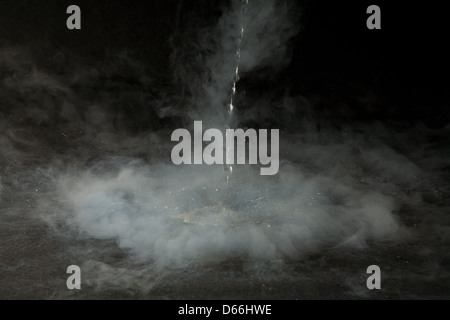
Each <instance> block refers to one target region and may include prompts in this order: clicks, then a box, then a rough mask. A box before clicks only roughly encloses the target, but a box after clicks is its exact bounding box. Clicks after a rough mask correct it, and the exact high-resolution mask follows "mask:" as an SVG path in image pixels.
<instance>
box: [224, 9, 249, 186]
mask: <svg viewBox="0 0 450 320" xmlns="http://www.w3.org/2000/svg"><path fill="white" fill-rule="evenodd" d="M247 7H248V0H241V14H240V25H239V38H238V40H237V48H236V63H235V69H234V75H233V85H232V87H231V97H230V101H229V103H228V121H227V124H226V126H225V129H230V127H231V126H232V121H233V115H234V109H235V106H234V101H233V100H234V97H235V95H236V83H237V82H238V81H239V65H240V62H241V47H242V40H243V39H244V32H245V25H244V24H245V23H244V16H245V14H246V13H247ZM225 154H226V157H227V159H226V161H225V168H224V169H225V171H226V174H227V177H226V178H227V186H229V183H230V179H231V175H232V174H233V166H232V165H230V164H229V163H233V159H230V155H231V153H230V152H229V150H228V147H226V150H225ZM233 157H234V154H233Z"/></svg>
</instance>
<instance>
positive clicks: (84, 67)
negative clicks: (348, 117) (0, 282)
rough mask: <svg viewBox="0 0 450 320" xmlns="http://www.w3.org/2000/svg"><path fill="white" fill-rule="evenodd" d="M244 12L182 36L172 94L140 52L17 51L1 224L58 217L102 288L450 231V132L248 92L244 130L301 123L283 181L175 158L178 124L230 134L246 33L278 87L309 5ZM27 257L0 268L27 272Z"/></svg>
mask: <svg viewBox="0 0 450 320" xmlns="http://www.w3.org/2000/svg"><path fill="white" fill-rule="evenodd" d="M241 5H242V3H241V2H240V1H231V2H230V3H229V4H228V5H226V6H225V7H223V10H222V14H221V16H220V17H219V18H218V20H217V21H216V22H215V23H214V24H213V25H210V26H208V27H205V28H203V29H200V30H199V31H198V33H197V34H195V36H192V35H191V36H189V37H188V36H187V35H186V34H187V33H188V32H192V31H191V30H190V29H185V30H184V31H183V30H180V31H177V32H180V34H175V35H174V36H173V38H172V39H171V45H172V49H173V53H172V56H171V70H167V73H170V78H171V81H172V82H171V84H170V85H167V87H158V85H157V83H158V79H157V78H154V77H153V76H152V74H151V72H150V71H149V70H148V69H146V67H145V63H144V62H142V61H140V60H139V59H138V58H135V57H134V56H133V54H132V53H128V52H121V53H119V54H114V55H110V56H108V57H107V58H106V59H105V61H102V62H101V63H97V62H92V61H88V60H84V59H83V58H81V57H78V56H75V55H72V54H71V53H69V52H64V51H58V52H57V53H55V54H54V55H52V56H50V57H41V56H39V55H38V54H36V53H34V52H33V50H32V48H27V47H17V46H16V47H12V46H6V45H5V46H4V47H2V48H1V52H0V77H1V82H0V105H1V106H0V116H1V118H0V132H1V134H0V163H1V165H2V172H1V176H0V205H1V215H2V217H1V220H2V222H5V223H9V222H8V221H10V220H9V219H19V217H22V216H23V217H24V218H23V219H26V221H33V226H34V225H36V226H40V223H44V226H45V227H43V228H48V230H49V231H48V232H49V234H50V235H47V236H48V237H50V238H49V239H54V238H55V239H60V241H61V243H63V245H61V246H62V247H63V248H52V249H51V250H54V251H55V252H58V253H57V254H55V255H56V256H57V258H55V261H56V262H57V263H61V264H64V265H65V264H67V265H70V264H72V263H75V262H67V263H66V260H67V259H66V258H65V257H66V255H67V256H69V257H70V258H71V259H75V257H76V259H78V260H77V261H79V262H77V263H79V264H80V266H81V267H82V269H83V272H84V274H86V277H87V279H89V281H88V284H89V285H93V286H95V287H96V288H97V289H98V290H127V289H129V288H131V287H132V288H134V289H136V290H143V291H145V292H149V291H151V290H152V288H154V287H155V286H156V285H157V284H159V283H161V281H166V280H167V281H169V280H168V279H167V278H168V277H167V276H169V275H174V274H175V275H180V274H181V275H183V272H187V273H189V272H193V270H197V271H198V270H209V268H213V267H214V266H217V265H219V266H221V267H222V268H223V266H226V265H227V263H230V262H232V263H236V264H237V265H240V266H241V265H244V267H243V268H244V271H245V270H247V271H248V272H249V274H251V275H252V276H255V275H256V276H258V277H262V278H264V277H267V279H269V278H270V276H269V275H270V274H271V273H274V270H276V271H275V272H277V273H278V272H279V273H281V274H284V273H283V270H286V274H289V271H290V270H291V267H290V263H291V262H293V261H299V262H300V263H308V261H309V260H308V259H309V258H310V257H311V256H316V255H326V254H328V253H330V252H331V253H332V254H336V255H343V256H345V255H347V254H348V255H350V254H352V253H354V252H355V251H363V250H370V248H371V247H372V246H377V245H378V246H380V245H381V246H383V245H385V246H390V245H392V246H394V247H395V246H397V245H402V244H405V243H407V241H409V240H410V239H414V238H415V237H417V232H418V233H419V234H422V232H423V233H428V232H429V231H430V230H431V231H432V230H439V232H437V233H438V234H443V233H444V231H445V230H447V229H446V228H448V227H445V224H444V226H437V223H434V224H432V225H433V227H427V226H426V223H425V222H424V221H425V220H424V219H422V218H417V215H418V213H417V211H421V210H433V208H434V207H433V205H432V204H431V203H434V202H436V203H438V206H441V207H440V210H441V211H439V214H440V215H442V216H444V215H445V214H446V212H447V213H448V206H445V205H444V204H443V200H442V199H443V198H444V197H445V195H446V193H448V191H446V190H448V189H447V187H448V186H447V185H445V183H443V181H444V178H443V176H442V172H443V170H444V169H443V168H445V166H448V163H447V162H448V150H446V149H445V148H443V147H442V145H432V144H430V143H428V141H429V138H430V137H436V136H439V137H445V136H448V133H449V132H448V130H449V129H448V128H443V129H440V130H432V129H428V128H426V127H425V126H423V125H421V124H418V125H416V126H415V127H412V128H410V129H408V130H403V131H401V132H399V131H396V130H395V129H393V128H391V127H389V126H387V125H385V124H381V123H374V124H367V125H361V126H358V125H355V126H350V125H347V124H342V125H339V126H333V125H330V126H323V125H322V127H320V126H319V122H320V121H319V120H318V119H316V118H315V117H316V115H315V114H314V113H313V112H312V111H311V110H312V109H314V103H313V102H309V101H307V99H306V98H304V97H286V96H284V97H281V98H277V97H273V96H272V97H270V96H269V95H261V96H260V97H259V99H256V98H249V99H247V100H246V97H245V95H243V93H242V91H241V93H240V94H242V96H241V97H240V100H239V102H240V103H241V104H238V105H237V108H238V109H239V108H241V109H240V111H239V114H240V115H241V117H242V118H241V120H242V121H244V120H246V121H257V120H258V119H260V118H261V117H263V116H262V115H261V113H264V114H265V115H264V116H265V117H267V116H269V115H270V117H272V118H275V120H276V121H277V123H287V122H289V121H292V119H296V120H298V121H299V122H298V124H297V130H295V131H293V130H283V128H285V127H283V128H281V129H282V130H281V136H280V169H279V173H278V174H277V175H276V176H274V177H267V176H260V175H259V168H257V167H255V166H246V165H242V166H239V167H238V168H237V169H236V170H237V174H234V175H233V178H232V180H231V185H230V186H229V187H227V185H226V184H225V173H224V170H223V167H222V166H203V165H196V166H175V165H173V164H172V163H171V161H170V150H171V148H172V147H173V143H172V142H171V141H170V133H171V131H172V130H173V129H175V128H177V127H178V126H183V125H184V124H185V123H189V121H191V120H204V121H205V122H207V123H208V125H217V126H218V127H219V126H224V125H225V123H226V111H227V110H226V104H227V101H228V99H229V97H230V93H231V86H232V81H233V74H234V70H235V63H236V60H235V53H236V41H237V37H238V36H239V32H240V30H239V29H240V27H241V26H242V25H243V26H245V33H244V38H243V42H242V47H241V60H240V65H239V67H240V72H241V77H242V78H245V77H246V76H249V77H250V76H251V77H260V78H261V77H262V78H264V76H268V77H271V75H274V74H277V73H278V72H280V71H281V70H282V69H283V68H285V67H286V66H287V65H288V64H289V62H290V59H291V53H290V50H291V49H290V41H291V40H292V38H293V37H295V36H296V35H298V34H299V32H300V27H299V26H300V25H301V24H300V23H299V21H300V19H301V18H300V17H301V15H300V8H298V7H296V6H294V4H293V3H291V1H278V0H270V1H251V0H250V1H249V4H248V8H247V11H246V13H245V15H242V14H241ZM183 32H184V33H183ZM185 36H186V38H184V37H185ZM48 61H52V63H51V64H49V62H48ZM67 61H72V63H68V62H67ZM255 74H256V75H255ZM169 87H170V89H169ZM149 88H152V89H149ZM239 90H240V88H239V84H238V91H239ZM248 95H249V96H250V95H251V92H250V93H248ZM256 95H257V94H255V96H256ZM174 119H175V120H174ZM286 127H288V126H286ZM319 127H320V129H319ZM189 129H191V128H189ZM442 139H444V138H442ZM445 141H446V140H445V139H444V140H443V142H442V144H445ZM439 185H441V187H440V188H439V187H437V186H439ZM430 199H431V200H430ZM430 208H431V209H430ZM405 217H406V218H405ZM436 219H437V218H436ZM11 221H15V220H11ZM413 226H414V227H413ZM416 227H417V228H418V229H414V228H416ZM36 228H37V227H36ZM420 228H423V229H420ZM433 228H435V229H433ZM419 229H420V230H422V231H416V230H419ZM444 229H445V230H444ZM45 230H47V229H45ZM415 232H416V233H415ZM441 232H442V233H441ZM11 237H12V236H11ZM53 237H54V238H53ZM11 239H12V238H11ZM447 239H448V238H447ZM49 243H50V240H49ZM84 243H88V245H85V244H84ZM382 248H383V247H382ZM58 250H60V251H58ZM51 252H53V251H51ZM114 257H116V258H114ZM14 259H15V260H14V263H13V262H9V261H5V262H2V263H1V264H0V271H1V272H12V271H11V270H16V269H14V268H22V267H21V266H22V264H20V261H22V260H20V259H18V258H14ZM21 259H22V258H21ZM76 259H75V260H76ZM115 259H116V260H115ZM11 261H12V260H11ZM315 263H316V265H315V266H317V265H320V261H319V262H315ZM246 268H247V269H246ZM440 268H442V266H441V265H440V264H439V263H438V264H437V265H434V266H432V268H431V267H430V270H431V269H432V270H435V271H436V274H437V272H438V270H439V269H440ZM286 274H284V275H283V276H286ZM289 277H290V275H288V276H286V278H283V279H284V280H286V279H290V278H289ZM171 281H172V280H171ZM173 281H175V280H173ZM172 285H173V286H174V287H176V285H177V283H175V284H174V283H172ZM348 287H349V288H350V289H349V290H353V289H352V288H354V287H355V285H354V284H349V285H348ZM164 294H165V293H164ZM353 294H355V295H360V294H359V293H358V292H357V291H353ZM54 295H56V296H61V295H60V294H58V293H54ZM63 295H64V294H63ZM162 295H163V294H162ZM167 295H169V294H167ZM361 295H362V294H361ZM163 296H164V295H163Z"/></svg>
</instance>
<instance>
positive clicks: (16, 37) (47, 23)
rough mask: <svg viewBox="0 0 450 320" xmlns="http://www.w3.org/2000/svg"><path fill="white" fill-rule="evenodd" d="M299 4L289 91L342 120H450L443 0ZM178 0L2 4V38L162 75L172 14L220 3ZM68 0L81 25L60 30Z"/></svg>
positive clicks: (213, 9)
mask: <svg viewBox="0 0 450 320" xmlns="http://www.w3.org/2000/svg"><path fill="white" fill-rule="evenodd" d="M299 2H300V4H301V5H302V7H303V16H302V18H301V23H302V28H303V30H302V32H301V33H300V35H299V36H298V37H297V38H296V39H294V43H293V48H294V54H293V59H292V62H291V64H290V66H289V67H288V68H287V69H286V70H285V71H284V72H283V73H282V74H281V76H280V78H279V79H278V80H279V81H285V82H286V83H289V86H290V88H291V92H294V93H295V94H301V95H303V96H305V97H307V98H311V97H317V96H319V97H328V98H330V99H322V100H321V102H320V103H318V104H317V106H316V108H317V111H318V113H319V115H320V114H323V116H324V117H330V118H331V119H337V120H340V121H345V120H348V121H366V120H369V121H370V120H387V121H391V120H394V121H400V122H402V123H415V122H417V121H423V122H424V123H425V124H426V125H427V126H429V127H432V128H434V127H443V126H445V125H446V124H447V123H448V122H449V120H450V112H449V111H448V106H447V105H448V100H449V94H448V89H447V88H448V83H449V81H448V74H449V72H450V68H449V62H448V57H449V56H450V55H449V53H450V52H449V49H448V46H447V38H448V36H447V22H446V21H447V19H446V11H445V6H444V5H443V4H442V2H438V1H433V2H426V3H425V2H421V3H413V2H410V1H395V3H394V1H381V0H378V1H371V2H369V1H326V0H315V1H312V0H303V1H299ZM180 3H181V2H180V1H156V0H153V1H122V0H115V1H83V0H78V1H71V2H69V1H46V2H45V3H44V2H38V1H20V0H18V1H2V2H1V3H0V21H1V30H0V39H3V41H5V42H7V43H8V44H27V45H29V46H31V47H33V48H35V50H36V51H41V54H43V55H45V54H46V52H47V51H46V50H48V47H51V48H64V49H65V50H69V51H70V52H72V53H75V54H77V55H80V56H83V57H85V58H87V59H93V60H98V59H102V58H103V56H104V55H105V53H108V52H109V53H110V52H114V51H119V50H121V49H123V48H126V49H129V50H132V51H134V52H137V54H138V55H139V56H140V58H141V59H142V60H145V61H149V64H152V65H153V66H155V67H154V68H156V69H158V68H159V69H160V70H159V71H160V73H164V70H167V68H169V61H168V57H169V56H170V52H171V46H170V41H169V39H170V37H171V36H172V35H173V32H174V30H176V28H177V26H176V20H177V14H181V15H189V16H186V17H187V19H189V20H191V21H190V22H191V25H211V23H214V20H215V19H217V18H218V17H219V16H220V13H221V11H220V6H221V4H223V1H184V2H183V3H182V8H183V9H182V10H181V12H179V13H177V8H178V5H179V4H180ZM70 4H77V5H79V6H80V7H81V11H82V30H74V31H70V30H68V29H67V28H66V19H67V17H68V15H67V14H66V12H65V11H66V8H67V6H68V5H70ZM370 4H376V5H378V6H380V8H381V12H382V29H381V30H368V29H367V28H366V19H367V17H368V14H366V9H367V7H368V6H369V5H370ZM178 19H179V18H178ZM192 20H196V21H192ZM69 63H70V62H69ZM280 79H284V80H280ZM361 92H365V93H367V92H370V94H372V95H374V96H375V97H376V99H374V101H373V103H371V104H364V103H361V101H358V99H355V96H358V95H359V94H360V93H361Z"/></svg>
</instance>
